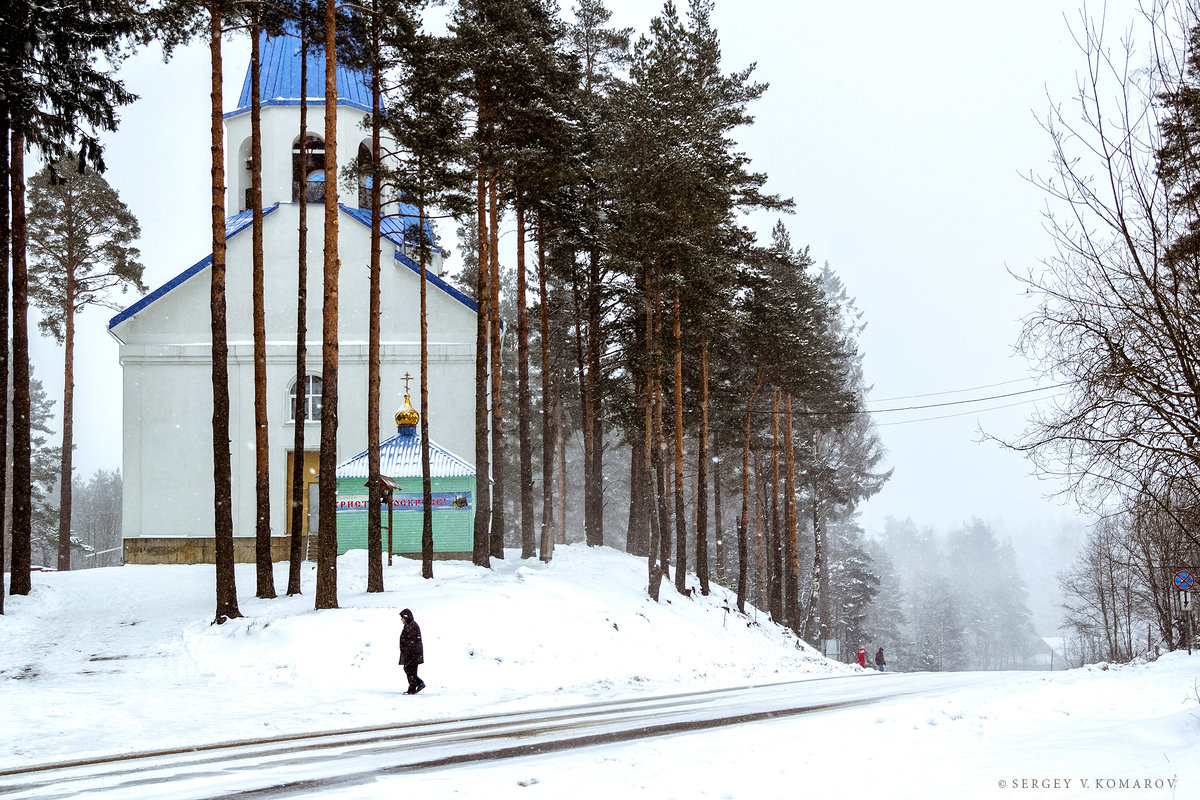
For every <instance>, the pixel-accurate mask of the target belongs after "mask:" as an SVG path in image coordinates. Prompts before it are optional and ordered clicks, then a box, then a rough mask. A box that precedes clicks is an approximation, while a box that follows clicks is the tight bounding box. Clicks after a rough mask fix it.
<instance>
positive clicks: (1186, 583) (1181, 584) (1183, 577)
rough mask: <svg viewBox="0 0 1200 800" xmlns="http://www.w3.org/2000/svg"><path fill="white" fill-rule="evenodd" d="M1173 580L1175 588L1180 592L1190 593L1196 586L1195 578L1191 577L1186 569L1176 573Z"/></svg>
mask: <svg viewBox="0 0 1200 800" xmlns="http://www.w3.org/2000/svg"><path fill="white" fill-rule="evenodd" d="M1173 580H1174V581H1175V588H1176V589H1178V590H1179V591H1181V592H1190V591H1191V590H1192V589H1193V588H1195V586H1196V576H1194V575H1192V573H1190V572H1188V571H1187V570H1186V569H1181V570H1179V572H1176V573H1175V577H1174V578H1173Z"/></svg>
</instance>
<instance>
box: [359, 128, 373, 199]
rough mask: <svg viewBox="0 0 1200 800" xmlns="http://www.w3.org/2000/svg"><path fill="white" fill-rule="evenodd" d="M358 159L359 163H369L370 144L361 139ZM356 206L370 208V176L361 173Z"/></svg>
mask: <svg viewBox="0 0 1200 800" xmlns="http://www.w3.org/2000/svg"><path fill="white" fill-rule="evenodd" d="M358 160H359V163H361V164H370V163H371V145H370V143H369V142H367V141H365V140H364V141H362V142H360V143H359V145H358ZM358 207H359V208H365V209H368V210H369V209H370V208H371V176H370V175H361V176H359V178H358Z"/></svg>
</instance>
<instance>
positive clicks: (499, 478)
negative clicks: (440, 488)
mask: <svg viewBox="0 0 1200 800" xmlns="http://www.w3.org/2000/svg"><path fill="white" fill-rule="evenodd" d="M499 180H500V179H499V175H498V174H493V176H492V180H491V183H490V184H489V186H488V267H487V269H488V271H489V273H490V275H489V278H488V288H489V289H490V290H491V301H490V304H489V306H490V308H491V311H492V314H491V315H490V318H489V320H488V322H489V328H490V330H489V344H490V346H491V378H492V380H491V386H492V477H493V478H494V479H495V486H494V488H493V489H492V536H491V548H490V553H491V555H492V556H493V557H494V558H504V535H505V533H506V530H505V528H506V511H505V508H504V479H505V472H506V469H507V464H506V463H505V459H504V403H503V399H502V396H501V389H502V380H501V373H502V372H503V366H504V365H503V362H502V354H501V351H500V253H499V243H500V207H499V197H498V195H499V192H500V189H499V187H498V186H497V184H498V183H499ZM482 268H483V267H482V266H481V269H482Z"/></svg>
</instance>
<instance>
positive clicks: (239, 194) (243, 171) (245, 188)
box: [233, 137, 250, 211]
mask: <svg viewBox="0 0 1200 800" xmlns="http://www.w3.org/2000/svg"><path fill="white" fill-rule="evenodd" d="M237 163H238V165H239V167H240V168H239V170H238V172H237V184H236V185H235V186H234V189H233V191H234V195H233V196H234V197H235V198H236V199H237V201H238V211H245V210H246V209H248V208H250V139H249V137H247V138H246V140H245V141H244V142H242V145H241V147H239V148H238V160H237Z"/></svg>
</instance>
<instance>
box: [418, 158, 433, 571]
mask: <svg viewBox="0 0 1200 800" xmlns="http://www.w3.org/2000/svg"><path fill="white" fill-rule="evenodd" d="M418 170H419V171H420V173H421V174H422V175H424V174H425V172H424V166H423V165H420V166H418ZM420 194H421V197H420V199H419V205H418V207H417V230H418V231H419V233H418V235H419V236H420V237H421V249H420V250H419V251H418V257H419V258H420V260H421V315H420V316H421V498H422V504H423V505H422V513H421V577H422V578H425V579H427V580H428V579H432V578H433V477H432V474H433V473H432V469H431V467H430V464H429V313H428V305H427V294H428V286H427V285H426V279H427V277H428V276H427V275H426V270H427V267H426V265H427V264H428V262H429V245H430V244H431V243H430V242H428V241H426V239H425V188H424V184H422V187H421V192H420Z"/></svg>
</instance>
